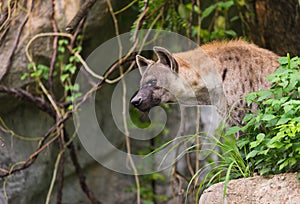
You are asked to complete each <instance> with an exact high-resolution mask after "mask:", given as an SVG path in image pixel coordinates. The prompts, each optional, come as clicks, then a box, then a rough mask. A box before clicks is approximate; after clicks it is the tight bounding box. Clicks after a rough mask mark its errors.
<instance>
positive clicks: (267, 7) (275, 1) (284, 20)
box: [251, 0, 300, 56]
mask: <svg viewBox="0 0 300 204" xmlns="http://www.w3.org/2000/svg"><path fill="white" fill-rule="evenodd" d="M299 4H300V3H299V2H298V0H289V1H282V0H256V1H255V12H256V17H257V22H256V23H257V25H253V26H252V29H251V30H252V39H253V40H254V42H255V43H256V44H258V45H260V46H262V47H265V48H268V49H270V50H272V51H274V52H276V53H277V54H279V55H286V53H290V54H291V55H293V56H295V55H300V43H299V39H300V5H299ZM254 26H255V27H254Z"/></svg>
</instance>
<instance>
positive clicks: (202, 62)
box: [174, 40, 279, 121]
mask: <svg viewBox="0 0 300 204" xmlns="http://www.w3.org/2000/svg"><path fill="white" fill-rule="evenodd" d="M174 57H175V58H176V60H177V61H178V63H179V67H180V68H179V75H180V76H181V77H182V78H184V79H185V80H186V81H188V82H189V83H190V85H191V86H192V88H193V90H194V91H195V93H196V95H197V99H198V101H199V104H206V103H210V104H212V105H216V104H218V105H217V106H218V108H219V109H220V107H224V104H225V106H226V109H227V110H233V111H232V113H230V114H231V115H232V117H233V118H234V120H236V121H241V118H243V116H244V115H245V112H246V111H245V106H246V104H245V101H244V100H242V99H243V97H244V96H245V95H246V94H247V93H249V92H253V91H257V90H260V89H267V88H269V87H270V83H269V82H268V81H267V80H266V78H265V77H266V76H267V75H269V74H271V73H273V72H274V71H275V70H276V69H277V68H278V66H279V63H278V62H277V59H278V56H277V55H276V54H274V53H272V52H271V51H269V50H266V49H262V48H259V47H257V46H256V45H254V44H250V43H247V42H245V41H242V40H236V41H228V42H213V43H209V44H206V45H203V46H201V47H200V48H197V49H195V50H191V51H188V52H183V53H177V54H174ZM204 87H207V91H208V92H209V94H208V95H209V99H210V101H208V100H207V93H205V89H204ZM205 94H206V96H205ZM221 109H223V108H221ZM221 111H223V110H221ZM224 112H226V111H224Z"/></svg>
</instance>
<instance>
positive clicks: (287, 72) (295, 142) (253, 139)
mask: <svg viewBox="0 0 300 204" xmlns="http://www.w3.org/2000/svg"><path fill="white" fill-rule="evenodd" d="M279 62H280V63H281V66H280V68H278V70H277V71H276V72H275V73H273V74H271V75H270V76H268V77H267V79H268V80H269V81H270V82H271V83H272V84H273V85H272V87H271V88H270V89H269V90H266V91H258V92H253V93H250V94H248V95H247V96H246V101H247V104H248V105H250V104H256V105H257V106H258V109H257V110H255V111H254V110H252V111H251V112H250V113H248V115H246V116H245V118H244V120H243V122H244V123H246V125H245V126H244V127H242V128H236V127H235V128H236V129H235V130H236V131H243V132H244V133H245V136H243V137H242V138H241V139H240V140H239V141H238V145H239V148H240V149H243V150H244V151H245V155H244V158H245V160H246V161H248V162H249V164H251V168H252V169H253V170H254V171H258V172H259V174H261V175H263V174H277V173H282V172H291V171H292V172H293V171H297V170H299V169H300V168H299V166H300V72H299V71H300V59H299V58H298V57H294V58H293V59H290V57H289V55H288V56H287V57H283V58H280V59H279Z"/></svg>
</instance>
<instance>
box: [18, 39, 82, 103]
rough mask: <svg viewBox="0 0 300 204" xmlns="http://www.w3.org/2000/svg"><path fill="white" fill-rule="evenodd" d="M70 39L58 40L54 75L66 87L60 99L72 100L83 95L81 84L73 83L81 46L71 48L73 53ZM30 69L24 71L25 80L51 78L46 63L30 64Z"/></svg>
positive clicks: (22, 77) (23, 77) (23, 78)
mask: <svg viewBox="0 0 300 204" xmlns="http://www.w3.org/2000/svg"><path fill="white" fill-rule="evenodd" d="M80 39H81V37H80V36H78V38H77V40H80ZM69 44H70V42H69V40H67V39H65V38H63V39H60V40H59V41H58V44H57V51H58V55H57V61H56V64H55V70H54V72H53V76H54V77H56V76H58V77H59V81H60V83H61V85H62V87H63V89H64V94H63V97H62V98H61V99H60V101H64V102H67V103H68V102H71V101H73V100H76V99H77V98H79V97H80V96H81V93H80V91H79V85H78V84H77V83H72V78H73V76H74V75H75V73H76V70H77V67H76V66H77V64H78V63H79V62H80V60H79V59H78V57H76V55H75V53H80V52H81V49H82V48H81V46H77V47H75V48H73V49H72V50H71V53H69V51H68V46H69ZM27 68H28V71H29V72H25V73H23V75H22V76H21V80H25V79H26V78H27V77H31V78H33V79H41V80H44V81H48V80H49V73H50V67H49V66H46V65H44V64H35V63H34V62H32V63H30V64H28V67H27ZM68 109H72V105H69V107H68Z"/></svg>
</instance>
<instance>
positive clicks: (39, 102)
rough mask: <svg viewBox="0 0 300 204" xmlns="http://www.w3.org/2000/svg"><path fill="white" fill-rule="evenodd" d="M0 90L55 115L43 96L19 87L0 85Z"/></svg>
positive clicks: (52, 115)
mask: <svg viewBox="0 0 300 204" xmlns="http://www.w3.org/2000/svg"><path fill="white" fill-rule="evenodd" d="M0 92H2V93H7V94H10V95H12V96H14V97H15V98H19V99H24V100H26V101H28V102H30V103H32V104H34V105H35V106H36V107H37V108H39V109H40V110H42V111H44V112H46V113H48V114H49V115H50V116H51V117H53V118H55V117H56V114H55V111H54V110H53V109H52V107H51V106H50V104H49V103H47V102H46V101H45V100H44V99H43V98H40V97H38V96H34V95H32V94H31V93H29V92H27V91H25V90H23V89H21V88H9V87H6V86H4V85H0Z"/></svg>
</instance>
